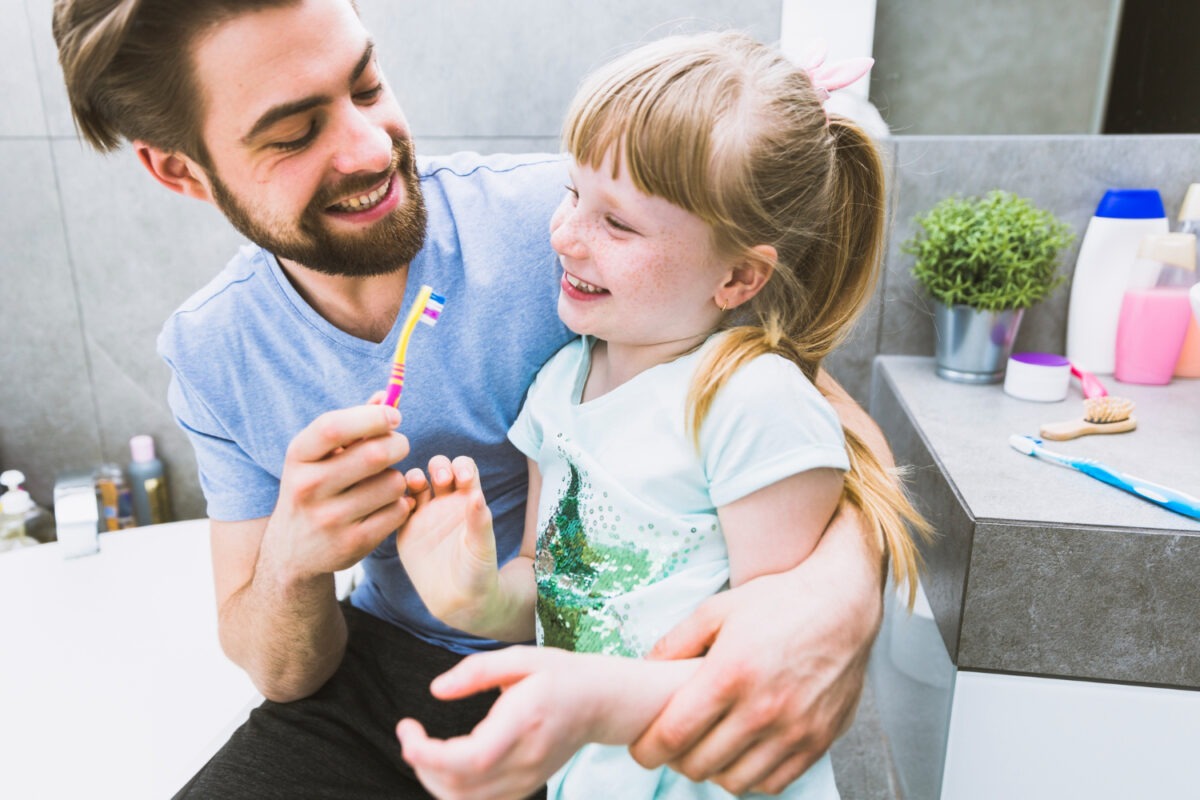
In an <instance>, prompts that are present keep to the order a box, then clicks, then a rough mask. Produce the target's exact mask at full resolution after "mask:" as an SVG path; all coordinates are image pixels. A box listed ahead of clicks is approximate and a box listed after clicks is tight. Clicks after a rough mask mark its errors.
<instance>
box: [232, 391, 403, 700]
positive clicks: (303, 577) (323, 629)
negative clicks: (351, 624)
mask: <svg viewBox="0 0 1200 800" xmlns="http://www.w3.org/2000/svg"><path fill="white" fill-rule="evenodd" d="M399 421H400V416H399V413H398V412H396V410H395V409H393V408H389V407H387V406H379V405H368V406H359V407H355V408H349V409H342V410H340V411H333V412H329V413H327V414H323V415H322V416H320V417H318V418H317V419H316V420H315V421H314V422H313V423H312V424H310V425H309V426H308V427H307V428H305V429H304V430H303V431H301V432H300V433H299V434H298V435H297V436H296V438H295V439H293V440H292V443H291V444H290V445H289V447H288V451H287V456H286V458H285V461H284V468H283V476H282V479H281V481H280V488H279V500H278V502H277V504H276V506H275V510H274V512H273V513H272V514H271V516H270V517H267V518H262V519H255V520H247V521H244V522H218V521H214V522H213V523H212V556H213V579H214V583H215V588H216V597H217V614H218V628H219V631H220V637H221V646H222V648H223V649H224V651H225V653H226V655H228V656H229V658H230V659H231V660H232V661H234V663H236V664H238V665H239V666H241V667H242V668H243V669H244V670H246V672H247V673H248V674H249V675H250V678H251V680H252V681H253V682H254V684H255V686H256V687H258V690H259V691H260V692H262V694H263V695H264V696H265V697H267V698H268V699H271V700H275V701H279V702H286V701H289V700H295V699H298V698H301V697H306V696H308V695H310V694H312V693H313V692H314V691H316V690H317V689H318V688H320V686H321V685H322V684H323V683H324V682H325V681H326V680H328V678H329V677H330V676H331V675H332V674H333V672H334V670H336V669H337V666H338V664H339V663H340V662H341V658H342V653H343V652H344V650H345V645H346V629H345V621H344V620H343V618H342V614H341V611H340V609H339V608H338V606H337V599H336V595H335V591H334V578H333V573H334V572H336V571H338V570H341V569H345V568H347V567H350V566H353V565H354V564H355V563H357V562H358V561H359V560H361V559H362V558H363V557H364V556H366V555H367V554H368V553H370V552H371V551H372V550H373V549H375V547H377V546H378V545H379V543H380V542H382V541H383V540H384V539H385V538H386V537H387V536H388V534H389V533H391V532H392V531H393V530H395V529H396V528H397V527H399V526H400V525H401V524H403V522H404V520H405V518H406V517H407V515H408V511H409V508H410V505H411V501H410V500H409V499H408V498H406V497H405V496H404V494H405V482H404V476H403V475H401V474H400V473H399V472H398V471H396V470H394V469H391V465H392V464H395V463H397V462H399V461H401V460H403V459H404V458H405V456H407V455H408V440H407V439H405V437H404V436H402V435H401V434H399V433H397V432H396V431H395V430H394V428H395V427H396V426H397V425H398V424H399Z"/></svg>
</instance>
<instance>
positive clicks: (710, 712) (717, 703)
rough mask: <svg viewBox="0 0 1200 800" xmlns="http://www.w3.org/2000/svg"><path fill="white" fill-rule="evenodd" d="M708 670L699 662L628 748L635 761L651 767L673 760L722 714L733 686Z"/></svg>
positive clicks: (704, 664)
mask: <svg viewBox="0 0 1200 800" xmlns="http://www.w3.org/2000/svg"><path fill="white" fill-rule="evenodd" d="M711 673H714V670H712V669H709V668H708V663H707V662H705V663H703V664H701V666H700V669H699V670H697V672H696V674H695V675H694V676H693V677H692V679H691V680H689V681H688V682H687V683H685V684H684V685H683V686H681V687H679V690H678V691H676V692H675V694H674V695H672V696H671V699H670V701H668V702H667V706H666V708H664V709H663V710H662V711H660V712H659V714H658V716H657V717H655V718H654V721H653V722H652V723H650V727H649V728H647V729H646V730H645V731H643V732H642V735H641V736H639V737H638V740H637V741H636V742H634V743H633V746H632V747H630V748H629V752H630V753H631V754H632V755H633V757H634V759H635V760H636V761H637V762H638V763H639V764H641V765H642V766H643V767H645V768H647V769H654V768H656V767H661V766H662V765H663V764H666V763H667V762H669V761H673V760H675V759H676V758H678V757H679V756H680V755H681V754H683V753H684V752H686V751H687V750H689V749H690V748H691V747H692V746H693V745H694V744H695V743H696V742H698V741H699V740H700V739H701V738H702V737H703V736H704V734H705V733H706V732H707V731H708V730H709V729H710V728H712V727H713V726H714V725H716V724H717V723H718V722H720V720H721V719H722V718H723V717H724V716H725V714H726V713H727V712H728V710H729V708H730V706H731V705H732V704H733V700H734V698H735V697H736V696H737V691H736V687H735V686H734V685H733V684H732V683H731V682H729V681H728V680H727V679H726V678H725V677H724V676H722V675H721V674H719V673H717V674H711Z"/></svg>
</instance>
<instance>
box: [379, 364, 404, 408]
mask: <svg viewBox="0 0 1200 800" xmlns="http://www.w3.org/2000/svg"><path fill="white" fill-rule="evenodd" d="M403 389H404V365H403V364H393V365H392V377H391V380H389V381H388V387H387V396H386V397H384V398H383V404H384V405H387V406H391V407H392V408H395V407H396V405H397V404H398V403H399V402H400V392H401V390H403Z"/></svg>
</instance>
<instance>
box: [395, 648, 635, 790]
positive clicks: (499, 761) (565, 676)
mask: <svg viewBox="0 0 1200 800" xmlns="http://www.w3.org/2000/svg"><path fill="white" fill-rule="evenodd" d="M628 661H629V659H620V658H614V657H609V656H595V655H584V654H578V653H568V652H565V651H563V650H558V649H555V648H552V647H543V648H537V647H522V646H515V647H508V648H505V649H504V650H500V651H496V652H491V653H480V654H476V655H473V656H470V657H468V658H466V659H463V661H462V662H460V663H459V664H458V665H457V666H456V667H454V669H452V670H450V671H449V672H446V673H445V674H443V675H441V676H439V677H438V678H436V679H435V680H434V681H433V684H432V685H431V687H430V688H431V690H432V691H433V694H434V695H435V696H437V697H439V698H441V699H443V700H451V699H455V698H460V697H466V696H468V695H471V694H475V693H477V692H482V691H486V690H489V689H495V688H500V689H503V690H505V691H504V693H503V694H501V695H500V699H499V700H497V701H496V703H495V705H493V706H492V709H491V711H489V712H488V715H487V717H485V718H484V719H483V721H482V722H480V723H479V724H478V725H476V726H475V730H473V731H471V733H470V734H468V735H467V736H459V737H456V738H453V739H446V740H441V739H431V738H429V737H428V736H426V734H425V729H424V728H422V727H421V724H420V723H419V722H417V721H416V720H413V719H405V720H401V722H400V724H399V725H397V726H396V736H397V737H398V738H399V740H400V745H401V747H402V748H403V750H404V759H405V760H406V761H407V762H408V763H409V764H411V765H412V767H413V769H415V770H416V773H417V777H418V778H420V780H421V783H422V784H424V786H425V788H426V789H428V790H429V791H430V792H431V793H433V794H434V795H435V796H437V797H439V798H442V800H500V799H501V798H522V797H527V796H528V795H529V794H531V793H532V792H534V791H536V790H537V789H538V788H539V787H540V786H542V785H543V784H544V783H545V782H546V780H547V779H548V778H549V777H550V776H551V775H553V774H554V772H555V771H556V770H557V769H558V768H559V767H561V766H562V765H563V764H565V763H566V762H567V760H568V759H570V757H571V755H572V754H573V753H574V752H575V751H576V750H578V749H579V748H580V747H581V746H582V745H583V744H584V743H586V742H588V741H596V740H598V739H600V740H603V739H606V738H608V737H607V735H606V732H604V731H602V730H600V728H601V717H602V716H603V714H602V713H600V710H601V709H603V708H604V706H605V704H607V703H608V701H609V698H607V697H606V695H607V694H611V693H613V689H612V688H611V687H613V685H614V680H613V675H612V669H611V668H612V666H613V665H614V664H619V663H620V662H628Z"/></svg>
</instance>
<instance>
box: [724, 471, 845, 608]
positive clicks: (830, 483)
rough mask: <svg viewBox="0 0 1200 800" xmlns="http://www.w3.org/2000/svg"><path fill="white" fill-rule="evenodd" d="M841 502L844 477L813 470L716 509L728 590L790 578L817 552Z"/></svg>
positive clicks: (835, 472)
mask: <svg viewBox="0 0 1200 800" xmlns="http://www.w3.org/2000/svg"><path fill="white" fill-rule="evenodd" d="M841 496H842V473H841V471H840V470H836V469H826V468H822V469H812V470H808V471H806V472H800V473H797V474H795V475H792V476H791V477H788V478H784V479H783V480H781V481H777V482H776V483H773V484H771V485H770V486H766V487H764V488H762V489H759V490H758V491H756V492H752V493H751V494H748V495H746V496H745V497H743V498H741V499H739V500H735V501H734V502H732V503H730V504H728V505H726V506H723V507H721V508H719V509H717V516H718V517H720V519H721V530H722V532H723V534H724V537H725V543H726V546H727V547H728V548H729V584H730V586H733V587H737V586H741V585H742V584H744V583H746V582H747V581H749V580H751V579H752V578H757V577H758V576H760V575H771V574H775V573H779V572H786V571H787V570H789V569H791V568H792V567H795V566H796V565H797V564H799V563H800V562H801V561H803V560H804V559H806V558H808V556H809V555H810V554H811V553H812V552H813V550H815V549H816V547H817V542H818V541H820V539H821V533H822V532H823V531H824V530H825V528H826V526H828V525H829V521H830V520H831V519H833V513H834V511H836V510H837V505H838V501H839V500H840V499H841Z"/></svg>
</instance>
